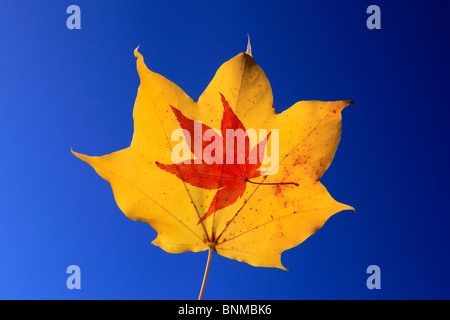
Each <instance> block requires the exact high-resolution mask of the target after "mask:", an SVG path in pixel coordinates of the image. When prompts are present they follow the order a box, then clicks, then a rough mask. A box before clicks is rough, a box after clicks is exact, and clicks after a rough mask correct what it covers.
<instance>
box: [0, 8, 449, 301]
mask: <svg viewBox="0 0 450 320" xmlns="http://www.w3.org/2000/svg"><path fill="white" fill-rule="evenodd" d="M71 4H76V5H78V6H80V8H81V30H68V29H67V28H66V19H67V18H68V17H69V15H68V14H66V8H67V7H68V6H69V5H71ZM371 4H377V5H378V6H380V8H381V27H382V29H381V30H368V29H367V28H366V19H367V18H368V16H369V15H368V14H366V9H367V7H368V6H369V5H371ZM429 4H430V2H429V1H413V2H412V1H381V0H375V1H322V0H319V1H281V0H277V1H271V2H269V1H261V0H258V1H241V0H240V1H229V0H228V1H192V0H189V1H186V0H184V1H148V2H144V1H81V0H78V1H75V2H73V3H72V2H68V1H47V2H45V1H2V3H1V4H0V150H1V157H0V186H1V190H0V191H1V192H0V298H2V299H196V298H197V295H198V291H199V288H200V284H201V281H202V277H203V271H204V266H205V262H206V258H207V252H202V253H195V254H194V253H183V254H169V253H166V252H164V251H162V250H161V249H159V248H158V247H155V246H153V245H151V241H152V240H153V239H154V238H155V237H156V233H155V231H154V230H153V229H152V228H151V227H150V226H149V225H147V224H145V223H142V222H134V221H131V220H129V219H127V218H126V217H125V216H124V215H123V214H122V213H121V212H120V210H119V209H118V207H117V205H116V204H115V201H114V198H113V195H112V192H111V188H110V186H109V184H108V183H107V182H106V181H104V180H103V179H101V178H100V177H99V176H98V175H97V174H96V173H95V172H94V171H93V169H92V168H90V167H89V166H88V165H87V164H85V163H83V162H82V161H80V160H79V159H77V158H75V157H74V156H73V155H72V154H71V153H70V148H71V147H72V148H74V150H76V151H79V152H81V153H85V154H89V155H103V154H107V153H110V152H112V151H116V150H119V149H123V148H125V147H128V145H129V143H130V141H131V137H132V133H133V120H132V110H133V105H134V100H135V98H136V93H137V88H138V86H139V77H138V75H137V71H136V64H135V63H136V61H135V58H134V56H133V50H134V49H135V48H136V47H137V46H138V45H139V44H140V45H141V46H140V52H141V53H142V54H143V55H144V57H145V61H146V63H147V65H148V67H149V68H150V69H152V70H153V71H156V72H158V73H161V74H162V75H164V76H165V77H167V78H168V79H170V80H172V81H174V82H175V83H177V84H178V85H179V86H180V87H181V88H183V89H184V90H185V92H186V93H188V94H189V95H190V96H191V97H192V98H194V99H197V98H198V97H199V96H200V94H201V93H202V91H203V90H204V88H206V86H207V84H208V83H209V81H210V80H211V79H212V77H213V75H214V73H215V71H216V70H217V68H218V67H219V66H220V65H221V64H222V63H223V62H225V61H226V60H228V59H230V58H231V57H233V56H234V55H236V54H238V53H239V52H242V51H245V49H246V44H247V33H249V34H250V36H251V41H252V49H253V56H254V58H255V60H256V62H257V63H258V64H259V65H260V66H261V67H262V68H263V70H264V71H265V72H266V74H267V76H268V78H269V81H270V82H271V85H272V89H273V92H274V104H275V108H276V110H277V111H278V112H281V111H283V110H285V109H287V108H288V107H289V106H291V105H292V104H293V103H294V102H296V101H298V100H341V99H352V100H354V101H356V104H355V105H352V106H350V107H349V108H347V109H345V110H344V111H343V133H342V140H341V143H340V146H339V148H338V151H337V154H336V157H335V159H334V161H333V163H332V165H331V167H330V168H329V169H328V171H327V172H326V173H325V175H324V177H323V178H322V179H321V180H322V182H323V184H324V185H325V186H326V187H327V188H328V190H329V191H330V193H331V194H332V195H333V196H334V197H335V198H336V199H337V200H339V201H341V202H344V203H347V204H351V205H352V206H354V207H355V208H356V209H357V211H358V213H357V214H355V213H352V212H342V213H339V214H337V215H335V216H333V217H332V218H331V219H330V220H329V221H328V222H327V223H326V224H325V226H324V227H323V228H322V229H320V230H319V231H318V232H317V233H316V234H314V235H313V236H312V237H310V238H309V239H307V241H305V242H304V243H303V244H301V245H300V246H298V247H296V248H293V249H290V250H288V251H286V252H284V253H283V255H282V262H283V264H284V265H285V266H286V267H287V268H288V269H290V270H291V272H284V271H281V270H278V269H268V268H255V267H252V266H250V265H247V264H244V263H240V262H237V261H234V260H229V259H227V258H223V257H221V256H218V255H217V254H215V255H214V256H213V260H212V263H211V270H210V273H209V278H208V282H207V285H206V290H205V295H204V298H205V299H448V298H450V289H449V288H450V287H449V285H450V272H449V270H450V259H449V249H448V245H449V240H450V236H449V226H450V218H449V213H450V210H449V200H448V195H449V183H448V177H449V167H448V165H447V161H448V157H449V150H448V145H449V143H448V139H449V129H448V123H449V116H450V112H449V101H450V94H449V92H450V91H449V84H450V80H449V74H450V73H449V63H448V57H449V56H450V50H449V41H448V36H449V31H450V30H449V29H450V27H449V23H448V13H449V12H450V2H448V1H435V2H433V4H432V5H429ZM71 264H76V265H78V266H80V268H81V290H68V289H67V288H66V279H67V277H68V274H66V268H67V267H68V266H69V265H71ZM372 264H375V265H378V266H379V267H380V268H381V289H380V290H369V289H368V288H367V287H366V279H367V277H368V274H366V268H367V267H368V266H369V265H372Z"/></svg>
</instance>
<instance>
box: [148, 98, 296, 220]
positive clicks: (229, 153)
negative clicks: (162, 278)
mask: <svg viewBox="0 0 450 320" xmlns="http://www.w3.org/2000/svg"><path fill="white" fill-rule="evenodd" d="M220 96H221V100H222V104H223V116H222V122H221V128H220V129H221V130H220V131H221V135H218V134H217V135H215V136H214V139H219V142H218V143H222V151H223V152H222V154H215V152H216V150H212V151H211V153H208V152H205V149H207V148H208V146H210V145H211V143H212V141H205V140H204V139H203V137H204V134H205V132H206V131H207V130H209V129H211V128H210V127H209V126H207V125H205V124H203V123H201V122H198V121H195V120H191V119H189V118H187V117H185V116H184V115H183V114H182V113H181V112H180V111H179V110H178V109H177V108H175V107H173V106H170V107H171V108H172V111H173V113H174V114H175V116H176V118H177V120H178V123H179V124H180V126H181V128H183V129H185V130H186V132H188V133H189V134H185V138H186V139H187V140H190V139H191V137H193V138H192V140H195V139H200V140H201V141H202V143H201V148H195V146H194V145H195V142H194V143H190V144H188V145H189V147H190V149H191V152H192V153H193V154H194V155H195V156H196V157H197V159H196V160H191V161H184V162H181V163H177V164H162V163H159V162H158V161H156V162H155V163H156V165H157V166H158V167H159V168H161V169H163V170H165V171H167V172H170V173H172V174H174V175H176V176H177V177H178V178H180V179H181V180H183V181H184V182H187V183H189V184H191V185H192V186H195V187H198V188H203V189H219V190H218V191H217V193H216V195H215V196H214V198H213V200H212V202H211V204H210V206H209V209H208V211H207V212H206V213H205V214H204V215H203V217H202V218H201V219H200V220H199V222H198V223H201V222H202V221H203V220H205V219H206V218H207V217H209V216H210V215H212V214H213V213H214V212H216V211H218V210H220V209H223V208H225V207H227V206H230V205H232V204H233V203H235V202H236V201H237V200H238V199H239V198H240V197H242V195H243V194H244V192H245V188H246V185H247V183H254V184H265V185H276V184H294V185H297V186H298V184H297V183H294V182H283V183H261V182H254V181H251V180H250V179H254V178H257V177H259V176H261V175H262V174H261V171H260V170H259V168H260V167H261V164H262V160H261V159H263V155H264V151H265V148H266V145H267V140H268V139H269V137H270V134H271V132H269V134H267V136H266V137H265V138H264V139H263V140H262V141H261V142H260V143H259V144H257V145H256V146H255V147H253V149H252V150H250V139H249V137H248V134H247V133H246V129H245V127H244V125H243V124H242V122H241V120H239V118H238V117H237V116H236V115H235V114H234V112H233V110H232V109H231V107H230V105H229V103H228V101H227V100H226V99H225V97H224V96H223V95H222V94H221V93H220ZM196 127H197V128H200V127H201V129H202V130H201V131H202V132H201V137H199V136H198V134H199V132H195V130H194V128H196ZM230 129H231V130H233V131H232V132H236V131H237V130H239V129H240V130H242V131H243V133H244V134H245V138H244V140H242V139H235V136H234V135H231V134H228V135H227V130H230ZM228 132H230V131H228ZM195 135H197V137H196V136H195ZM233 140H234V141H233ZM213 141H215V140H213ZM191 142H192V141H191ZM242 152H244V153H243V154H242ZM258 152H259V153H258ZM199 159H201V162H200V160H199ZM213 159H214V161H213ZM198 223H197V224H198Z"/></svg>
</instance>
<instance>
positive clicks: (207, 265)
mask: <svg viewBox="0 0 450 320" xmlns="http://www.w3.org/2000/svg"><path fill="white" fill-rule="evenodd" d="M212 252H213V247H212V246H210V247H209V250H208V261H207V262H206V268H205V274H204V275H203V282H202V287H201V289H200V294H199V296H198V300H202V297H203V291H204V290H205V284H206V279H207V278H208V272H209V266H210V264H211V257H212Z"/></svg>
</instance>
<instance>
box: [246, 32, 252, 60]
mask: <svg viewBox="0 0 450 320" xmlns="http://www.w3.org/2000/svg"><path fill="white" fill-rule="evenodd" d="M247 38H248V42H247V51H245V53H246V54H248V55H249V56H250V57H253V56H252V46H251V45H250V35H249V34H248V33H247Z"/></svg>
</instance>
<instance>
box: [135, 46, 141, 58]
mask: <svg viewBox="0 0 450 320" xmlns="http://www.w3.org/2000/svg"><path fill="white" fill-rule="evenodd" d="M140 46H141V45H138V46H137V47H136V49H134V56H135V57H136V58H138V59H142V54H141V53H140V52H139V50H138V49H139V47H140Z"/></svg>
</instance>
